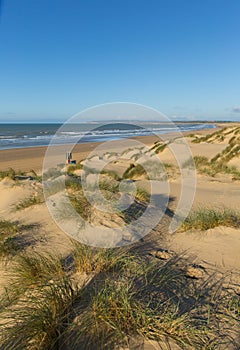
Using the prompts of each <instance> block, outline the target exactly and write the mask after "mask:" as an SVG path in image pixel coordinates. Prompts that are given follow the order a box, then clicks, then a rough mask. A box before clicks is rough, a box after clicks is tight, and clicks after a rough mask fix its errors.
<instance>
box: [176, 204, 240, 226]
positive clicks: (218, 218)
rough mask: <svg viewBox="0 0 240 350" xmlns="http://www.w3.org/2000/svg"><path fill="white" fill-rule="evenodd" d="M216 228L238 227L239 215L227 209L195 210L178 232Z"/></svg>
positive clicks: (239, 224) (239, 223) (239, 222)
mask: <svg viewBox="0 0 240 350" xmlns="http://www.w3.org/2000/svg"><path fill="white" fill-rule="evenodd" d="M217 226H229V227H236V228H238V227H240V213H239V212H238V211H234V210H231V209H228V208H224V209H213V208H202V209H199V210H195V211H193V212H192V213H190V215H189V216H188V217H187V218H186V219H185V220H184V222H183V224H182V226H181V227H180V231H187V230H191V229H198V230H208V229H210V228H214V227H217Z"/></svg>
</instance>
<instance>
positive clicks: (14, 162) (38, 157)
mask: <svg viewBox="0 0 240 350" xmlns="http://www.w3.org/2000/svg"><path fill="white" fill-rule="evenodd" d="M236 124H237V125H238V123H216V128H215V129H209V128H207V129H201V130H191V131H184V132H181V133H167V134H160V135H150V136H149V135H148V136H136V137H131V139H133V140H137V141H139V142H142V143H144V144H145V145H146V146H148V147H149V146H151V145H153V144H154V142H155V141H159V139H162V140H167V139H171V138H174V137H179V136H180V135H183V136H188V135H191V134H199V135H205V134H207V133H210V132H214V131H217V130H220V129H221V128H224V127H228V126H233V125H236ZM118 142H119V140H115V141H112V143H113V145H114V143H116V146H117V144H118ZM102 143H103V142H89V143H82V144H76V145H73V146H74V147H73V153H74V159H76V160H77V161H80V160H82V159H83V158H86V157H87V155H88V154H89V153H90V152H91V151H92V150H93V149H94V148H95V147H98V146H99V145H100V144H102ZM68 146H69V147H71V145H70V144H69V145H68ZM54 147H55V146H54ZM56 147H57V148H58V150H59V149H61V147H62V148H63V152H64V150H65V146H64V145H59V146H56ZM47 148H48V146H37V147H27V148H12V149H6V150H0V159H1V162H0V171H5V170H7V169H9V168H13V169H14V170H17V171H30V170H34V171H36V172H38V173H40V172H41V171H42V166H43V160H44V156H45V152H46V150H47ZM63 160H64V161H65V154H64V153H63Z"/></svg>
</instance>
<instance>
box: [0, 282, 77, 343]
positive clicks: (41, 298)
mask: <svg viewBox="0 0 240 350" xmlns="http://www.w3.org/2000/svg"><path fill="white" fill-rule="evenodd" d="M79 295H80V292H79V290H78V289H77V288H76V286H74V285H73V284H72V282H71V281H70V280H69V279H67V278H65V279H61V280H59V281H54V282H53V283H49V284H48V285H45V286H42V287H41V288H38V289H34V290H31V291H29V292H28V294H27V295H25V296H23V297H21V298H20V299H19V300H18V302H17V303H16V304H13V305H10V306H9V307H7V308H5V309H4V311H3V312H2V314H1V324H0V328H1V334H0V342H1V346H2V348H3V349H5V350H11V349H16V350H20V349H31V350H34V349H39V350H45V349H60V347H61V344H62V339H61V335H62V332H63V330H64V327H65V326H66V324H67V323H68V322H70V318H71V311H72V305H73V303H74V302H75V301H76V300H77V299H78V298H79ZM3 320H4V323H3Z"/></svg>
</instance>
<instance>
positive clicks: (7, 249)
mask: <svg viewBox="0 0 240 350" xmlns="http://www.w3.org/2000/svg"><path fill="white" fill-rule="evenodd" d="M17 237H18V226H17V225H16V224H15V223H13V222H10V221H7V220H0V257H4V256H8V255H14V254H16V252H17V251H19V250H20V249H21V247H20V245H19V244H18V242H17Z"/></svg>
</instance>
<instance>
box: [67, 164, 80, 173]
mask: <svg viewBox="0 0 240 350" xmlns="http://www.w3.org/2000/svg"><path fill="white" fill-rule="evenodd" d="M82 168H83V164H82V163H77V164H71V165H68V167H67V174H73V173H74V171H75V170H78V169H82Z"/></svg>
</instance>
